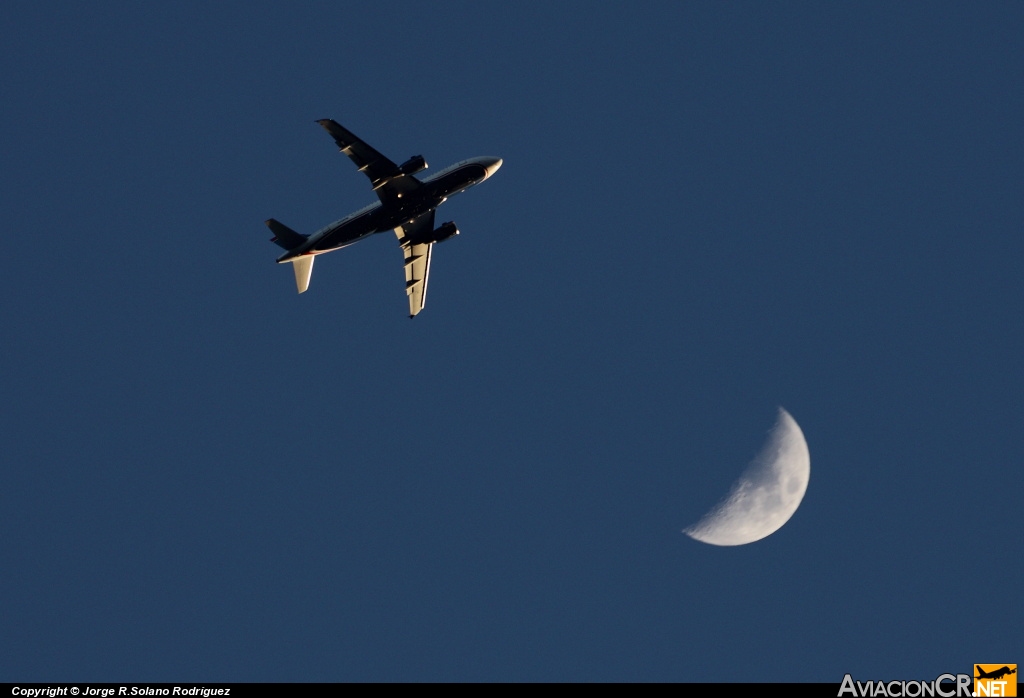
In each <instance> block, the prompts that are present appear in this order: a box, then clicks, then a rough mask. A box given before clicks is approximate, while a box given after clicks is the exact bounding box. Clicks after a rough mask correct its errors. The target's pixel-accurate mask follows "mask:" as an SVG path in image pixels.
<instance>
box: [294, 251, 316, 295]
mask: <svg viewBox="0 0 1024 698" xmlns="http://www.w3.org/2000/svg"><path fill="white" fill-rule="evenodd" d="M315 259H316V257H314V256H313V255H311V254H307V255H303V256H301V257H296V258H295V259H293V260H292V267H293V268H294V269H295V287H296V288H297V289H299V293H304V292H305V291H306V289H307V288H309V277H311V276H313V261H314V260H315Z"/></svg>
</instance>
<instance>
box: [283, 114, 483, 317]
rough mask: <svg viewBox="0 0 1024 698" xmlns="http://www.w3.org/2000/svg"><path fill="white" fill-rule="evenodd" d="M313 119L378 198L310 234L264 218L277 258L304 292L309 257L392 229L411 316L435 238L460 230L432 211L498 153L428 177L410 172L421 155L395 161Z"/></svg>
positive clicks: (422, 165) (421, 164) (479, 177)
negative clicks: (281, 250)
mask: <svg viewBox="0 0 1024 698" xmlns="http://www.w3.org/2000/svg"><path fill="white" fill-rule="evenodd" d="M316 123H318V124H320V126H322V127H323V128H324V130H326V131H327V133H329V134H331V137H332V138H334V142H335V143H336V144H337V146H338V148H340V149H341V152H343V153H344V154H345V155H347V156H348V157H349V159H350V160H352V162H354V163H355V165H356V167H358V168H359V171H360V172H363V173H365V174H366V176H367V177H369V178H370V185H371V186H372V188H373V191H374V192H376V194H377V197H378V198H379V199H380V201H379V202H377V203H373V204H370V205H369V206H366V207H365V208H361V209H359V210H358V211H356V212H355V213H352V214H349V215H348V216H345V217H344V218H342V219H341V220H338V221H335V222H334V223H331V224H330V225H327V226H325V227H323V228H321V229H320V230H318V231H316V232H315V233H313V234H312V235H302V234H301V233H297V232H295V231H294V230H292V229H291V228H289V227H288V226H286V225H284V224H283V223H280V222H279V221H276V220H274V219H273V218H271V219H269V220H267V221H266V225H267V227H268V228H270V230H271V232H273V233H274V237H273V238H271V242H274V243H277V244H278V245H279V246H281V247H283V248H284V250H285V253H284V254H282V255H281V256H280V257H278V258H277V263H278V264H284V263H291V265H292V268H293V269H294V270H295V285H296V287H297V288H298V290H299V293H304V292H305V291H306V289H308V288H309V279H310V276H311V275H312V274H313V260H315V259H316V256H317V255H320V254H324V253H325V252H332V251H334V250H340V249H341V248H342V247H348V246H349V245H352V244H354V243H356V242H359V241H360V240H363V239H365V238H368V237H370V236H371V235H375V234H376V233H383V232H386V231H388V230H394V231H395V234H396V235H397V236H398V244H399V245H400V246H401V248H402V253H403V254H404V255H405V293H406V295H408V296H409V317H410V318H413V317H416V315H417V314H418V313H419V312H420V311H421V310H423V305H424V303H425V302H426V299H427V279H428V276H429V274H430V256H431V250H432V248H433V246H434V244H435V243H438V242H443V241H445V240H448V239H449V238H452V237H455V236H456V235H458V234H459V229H458V228H457V227H455V223H453V222H452V221H448V222H447V223H442V224H441V225H440V226H439V227H437V228H434V211H435V210H436V209H437V207H438V206H440V205H441V204H443V203H444V202H445V201H447V200H448V197H450V196H454V195H455V194H459V193H461V192H464V191H466V189H469V188H470V187H472V186H474V185H476V184H479V183H480V182H482V181H484V180H485V179H487V178H488V177H490V176H491V175H493V174H494V173H495V172H497V171H498V168H499V167H501V163H502V160H501V158H496V157H477V158H470V159H469V160H463V161H461V162H457V163H455V164H454V165H452V166H450V167H446V168H445V169H443V170H441V171H440V172H437V173H436V174H433V175H431V176H429V177H425V178H423V179H417V178H416V177H415V176H414V175H415V174H416V173H418V172H421V171H422V170H425V169H426V168H427V162H426V160H424V159H423V156H422V155H414V156H412V157H411V158H409V159H408V160H406V161H405V162H403V163H402V164H401V165H396V164H395V163H393V162H391V160H388V159H387V158H386V157H384V156H383V155H381V154H380V153H378V152H377V151H376V150H374V149H373V148H372V147H371V146H369V145H368V144H367V143H366V142H365V141H363V140H362V139H360V138H359V137H358V136H356V135H355V134H354V133H352V132H351V131H349V130H348V129H347V128H345V127H344V126H342V125H341V124H339V123H338V122H336V121H334V120H333V119H320V120H319V121H317V122H316Z"/></svg>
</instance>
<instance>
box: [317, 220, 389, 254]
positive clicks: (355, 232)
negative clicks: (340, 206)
mask: <svg viewBox="0 0 1024 698" xmlns="http://www.w3.org/2000/svg"><path fill="white" fill-rule="evenodd" d="M379 232H380V230H379V229H378V226H377V221H376V216H372V217H371V216H363V217H361V218H357V219H355V220H352V221H349V222H347V223H344V224H342V225H340V226H338V227H337V228H335V229H334V230H329V231H327V232H326V233H324V235H323V237H321V238H320V239H319V240H317V241H316V244H314V245H313V250H314V251H316V252H327V251H328V250H336V249H338V248H339V247H346V246H348V245H351V244H352V243H355V242H359V241H360V240H362V239H363V238H365V237H369V236H370V235H373V234H374V233H379Z"/></svg>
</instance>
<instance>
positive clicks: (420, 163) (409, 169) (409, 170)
mask: <svg viewBox="0 0 1024 698" xmlns="http://www.w3.org/2000/svg"><path fill="white" fill-rule="evenodd" d="M398 169H400V170H401V171H402V174H407V175H411V174H416V173H417V172H419V171H420V170H425V169H427V161H426V160H424V159H423V156H422V155H413V156H412V157H411V158H409V159H408V160H406V161H405V162H403V163H402V164H401V165H399V166H398Z"/></svg>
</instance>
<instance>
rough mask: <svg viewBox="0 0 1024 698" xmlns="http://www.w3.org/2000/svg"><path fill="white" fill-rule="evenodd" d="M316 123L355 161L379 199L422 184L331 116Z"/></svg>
mask: <svg viewBox="0 0 1024 698" xmlns="http://www.w3.org/2000/svg"><path fill="white" fill-rule="evenodd" d="M317 123H318V124H320V125H321V126H322V127H323V128H324V130H325V131H327V133H329V134H331V137H332V138H333V139H334V142H335V143H336V144H337V145H338V147H339V148H340V149H341V152H343V153H345V155H347V156H348V158H349V160H351V161H352V162H354V163H355V164H356V167H358V168H359V171H360V172H363V173H365V174H366V176H367V177H369V178H370V185H371V186H372V187H373V190H374V191H375V192H377V196H378V197H380V200H381V203H383V204H385V205H387V204H390V203H395V202H396V201H397V200H398V199H401V198H402V196H403V195H405V194H408V193H410V192H414V191H416V190H417V189H419V188H420V187H422V186H423V184H422V182H420V181H419V180H418V179H416V178H415V177H413V176H412V175H407V174H405V173H404V172H402V171H401V170H400V169H399V168H398V165H396V164H395V163H393V162H391V161H390V160H388V159H387V158H386V157H384V156H383V155H381V154H380V153H379V152H377V150H376V149H374V148H373V147H372V146H370V145H369V144H368V143H367V142H366V141H364V140H363V139H361V138H360V137H359V136H357V135H356V134H354V133H352V132H351V131H349V130H348V129H347V128H345V127H344V126H342V125H341V124H339V123H338V122H337V121H335V120H334V119H320V120H319V121H317Z"/></svg>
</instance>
